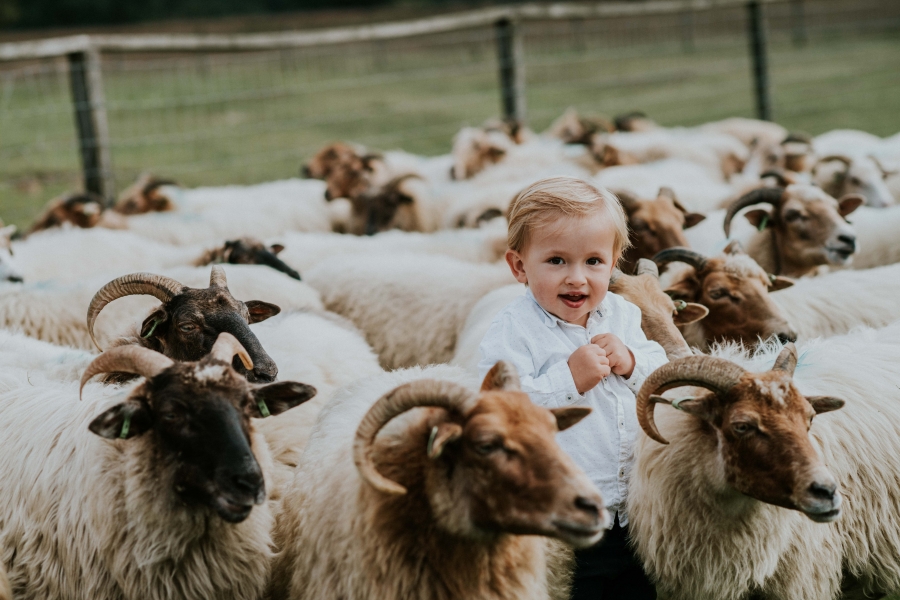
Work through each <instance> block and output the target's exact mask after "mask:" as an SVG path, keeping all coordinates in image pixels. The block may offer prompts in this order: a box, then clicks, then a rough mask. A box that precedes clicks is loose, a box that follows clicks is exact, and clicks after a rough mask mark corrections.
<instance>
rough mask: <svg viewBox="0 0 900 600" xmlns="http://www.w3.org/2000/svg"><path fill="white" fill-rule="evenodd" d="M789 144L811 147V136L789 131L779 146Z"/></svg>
mask: <svg viewBox="0 0 900 600" xmlns="http://www.w3.org/2000/svg"><path fill="white" fill-rule="evenodd" d="M791 142H795V143H799V144H809V145H811V144H812V136H810V135H809V134H808V133H806V132H805V131H791V132H788V134H787V136H786V137H785V138H784V139H783V140H781V144H782V145H783V144H790V143H791Z"/></svg>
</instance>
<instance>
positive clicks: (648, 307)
mask: <svg viewBox="0 0 900 600" xmlns="http://www.w3.org/2000/svg"><path fill="white" fill-rule="evenodd" d="M609 291H611V292H613V293H614V294H619V295H620V296H622V297H623V298H625V299H626V300H628V301H629V302H631V303H632V304H635V305H636V306H637V307H638V308H640V309H641V329H642V330H643V331H644V335H646V336H647V339H650V340H653V341H655V342H659V345H661V346H662V347H663V348H664V349H665V351H666V355H667V356H668V357H669V360H674V359H675V358H680V357H682V356H691V355H692V354H693V353H692V352H691V349H690V347H689V346H688V344H687V342H685V341H684V337H683V336H682V335H681V332H680V331H678V327H677V325H687V324H689V323H694V322H695V321H699V320H700V319H702V318H704V317H706V315H708V314H709V309H708V308H706V307H705V306H703V305H702V304H696V303H694V302H685V301H683V300H678V301H675V300H673V299H672V298H671V297H670V296H668V295H667V294H666V293H665V292H663V290H662V288H661V287H660V285H659V270H658V269H657V266H656V263H654V262H653V261H652V260H649V259H646V258H641V259H639V260H638V262H637V267H636V269H635V274H634V275H625V274H624V273H622V272H621V271H619V270H618V269H616V270H615V271H613V275H612V277H611V278H610V281H609Z"/></svg>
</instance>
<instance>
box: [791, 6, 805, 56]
mask: <svg viewBox="0 0 900 600" xmlns="http://www.w3.org/2000/svg"><path fill="white" fill-rule="evenodd" d="M791 38H792V40H793V42H794V45H795V46H805V45H806V40H807V37H806V11H805V10H804V6H803V0H791Z"/></svg>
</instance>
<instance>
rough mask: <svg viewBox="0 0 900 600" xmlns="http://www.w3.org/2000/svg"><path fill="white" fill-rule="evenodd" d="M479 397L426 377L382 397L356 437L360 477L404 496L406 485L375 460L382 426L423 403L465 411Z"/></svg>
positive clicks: (459, 411) (376, 486)
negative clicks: (380, 468)
mask: <svg viewBox="0 0 900 600" xmlns="http://www.w3.org/2000/svg"><path fill="white" fill-rule="evenodd" d="M476 398H477V396H476V395H475V394H474V393H473V392H471V391H469V390H467V389H466V388H464V387H462V386H461V385H458V384H456V383H451V382H449V381H437V380H434V379H422V380H419V381H413V382H410V383H406V384H404V385H401V386H400V387H398V388H395V389H393V390H391V391H390V392H388V393H387V394H385V395H384V396H382V397H381V398H379V400H378V401H377V402H376V403H375V404H374V405H373V406H372V408H370V409H369V412H367V413H366V416H365V417H363V419H362V421H360V424H359V427H358V428H357V430H356V438H355V439H354V440H353V462H354V463H356V468H357V469H358V470H359V474H360V476H362V478H363V479H364V480H366V482H367V483H368V484H369V485H371V486H372V487H373V488H375V489H376V490H378V491H380V492H383V493H385V494H393V495H401V494H405V493H406V488H404V487H403V486H402V485H400V484H398V483H396V482H394V481H391V480H390V479H388V478H387V477H385V476H384V475H382V474H381V473H379V472H378V470H377V469H376V468H375V462H374V461H373V459H372V444H373V443H374V442H375V436H377V435H378V432H379V431H381V428H382V427H384V426H385V425H387V423H388V422H389V421H390V420H391V419H393V418H394V417H396V416H398V415H401V414H403V413H405V412H406V411H408V410H410V409H413V408H416V407H419V406H434V407H439V408H444V409H446V410H448V411H451V412H457V413H460V414H465V412H467V409H468V408H469V407H470V406H471V405H472V404H473V403H474V401H475V399H476Z"/></svg>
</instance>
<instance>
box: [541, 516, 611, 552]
mask: <svg viewBox="0 0 900 600" xmlns="http://www.w3.org/2000/svg"><path fill="white" fill-rule="evenodd" d="M603 521H605V520H602V519H601V522H599V523H596V524H593V525H585V524H583V523H574V522H572V521H562V520H558V521H553V527H554V528H555V529H556V531H557V533H558V534H559V537H561V538H563V539H565V540H566V541H567V542H569V543H570V544H572V545H573V546H586V545H590V544H592V543H593V542H595V541H596V539H597V538H598V537H599V536H600V534H602V533H603Z"/></svg>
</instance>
